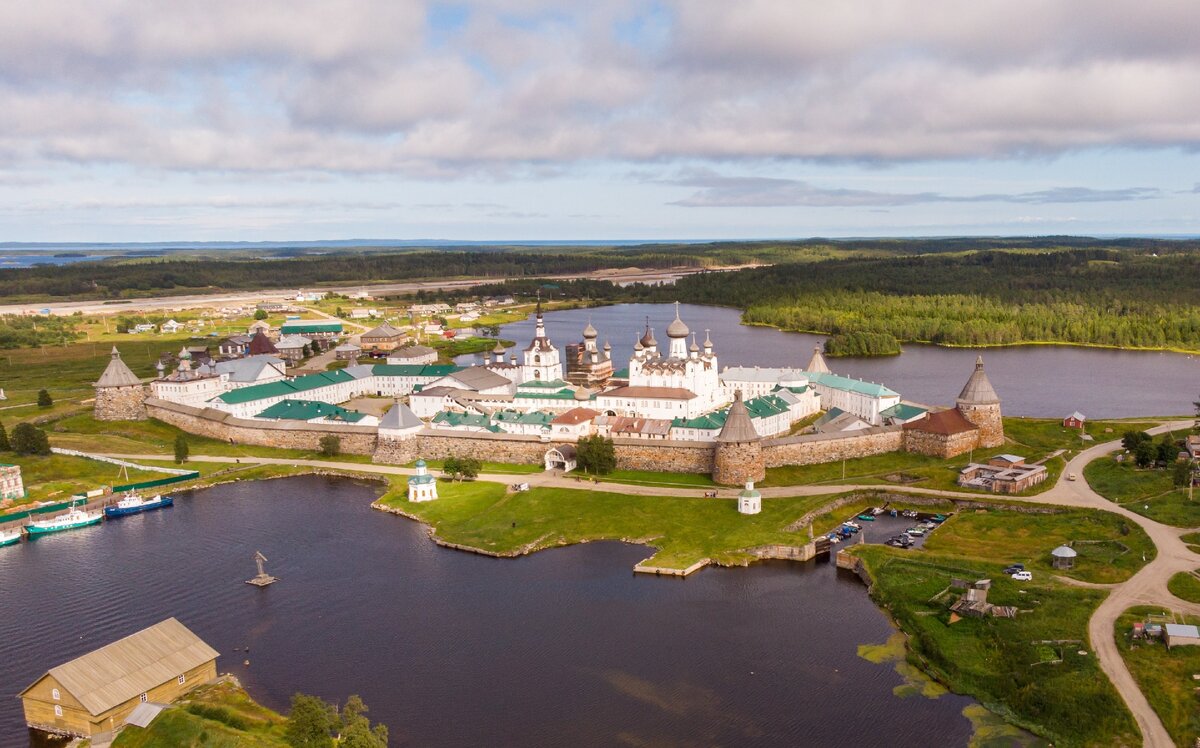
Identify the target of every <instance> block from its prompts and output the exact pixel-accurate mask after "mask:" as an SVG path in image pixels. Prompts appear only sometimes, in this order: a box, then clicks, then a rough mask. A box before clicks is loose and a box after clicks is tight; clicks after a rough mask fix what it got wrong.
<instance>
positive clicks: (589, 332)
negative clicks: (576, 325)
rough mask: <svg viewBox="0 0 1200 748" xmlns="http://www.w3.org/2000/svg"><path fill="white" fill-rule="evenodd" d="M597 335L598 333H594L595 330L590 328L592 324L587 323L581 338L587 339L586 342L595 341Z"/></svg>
mask: <svg viewBox="0 0 1200 748" xmlns="http://www.w3.org/2000/svg"><path fill="white" fill-rule="evenodd" d="M599 335H600V333H598V332H596V328H594V327H592V323H591V322H590V321H589V322H588V324H587V327H585V328H583V337H585V338H587V339H588V340H595V339H596V338H597V337H598V336H599Z"/></svg>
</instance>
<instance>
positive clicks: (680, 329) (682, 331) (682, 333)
mask: <svg viewBox="0 0 1200 748" xmlns="http://www.w3.org/2000/svg"><path fill="white" fill-rule="evenodd" d="M689 332H691V331H690V330H688V326H687V325H685V324H683V320H681V319H679V302H678V301H677V302H675V319H674V320H673V321H672V322H671V324H670V325H668V326H667V337H668V338H686V337H687V336H688V333H689Z"/></svg>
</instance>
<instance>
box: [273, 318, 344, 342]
mask: <svg viewBox="0 0 1200 748" xmlns="http://www.w3.org/2000/svg"><path fill="white" fill-rule="evenodd" d="M279 334H280V335H303V336H305V337H307V338H336V337H339V336H340V335H341V334H342V323H341V322H337V321H329V320H312V319H295V320H289V321H288V322H284V323H283V326H282V327H280V328H279Z"/></svg>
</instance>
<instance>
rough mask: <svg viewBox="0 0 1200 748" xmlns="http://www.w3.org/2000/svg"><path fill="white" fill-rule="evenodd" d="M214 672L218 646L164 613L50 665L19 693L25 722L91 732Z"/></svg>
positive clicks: (59, 731) (63, 731)
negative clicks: (126, 633) (131, 631)
mask: <svg viewBox="0 0 1200 748" xmlns="http://www.w3.org/2000/svg"><path fill="white" fill-rule="evenodd" d="M216 677H217V651H216V650H215V649H213V648H212V647H210V646H208V644H206V643H204V641H202V640H201V639H200V637H198V636H196V635H195V634H193V633H192V632H191V631H189V630H188V628H187V627H186V626H184V625H183V624H182V623H180V622H179V621H177V620H175V619H174V618H168V619H167V620H165V621H162V622H161V623H157V624H155V625H153V626H151V627H149V628H147V629H143V630H141V631H139V632H137V633H136V634H132V635H130V636H127V637H125V638H124V639H121V640H119V641H115V642H113V643H112V644H109V645H106V646H104V647H101V648H100V649H97V650H95V651H93V652H90V653H88V654H85V655H83V656H82V657H79V658H76V659H74V660H71V661H70V662H67V663H64V664H62V665H58V666H57V667H54V668H51V669H50V670H49V671H48V672H47V673H46V674H45V675H43V676H42V677H40V678H38V679H37V680H36V681H34V682H33V684H31V685H30V686H29V687H28V688H26V689H25V690H24V691H22V692H21V694H20V696H21V703H22V705H23V706H24V709H25V723H26V724H27V725H28V726H29V727H31V728H33V729H35V730H40V731H42V732H48V733H52V734H55V735H69V736H73V737H80V738H92V737H93V736H97V735H99V734H100V733H105V732H111V731H115V730H116V729H117V728H119V727H121V726H123V725H124V724H125V720H126V718H127V717H129V715H130V713H131V712H133V710H134V709H135V708H138V707H139V706H140V705H142V704H169V703H171V702H172V701H174V700H175V699H177V698H179V697H180V696H183V695H184V694H186V693H188V692H189V691H191V690H192V689H194V688H196V687H197V686H200V685H203V684H205V683H207V682H209V681H212V680H214V679H215V678H216Z"/></svg>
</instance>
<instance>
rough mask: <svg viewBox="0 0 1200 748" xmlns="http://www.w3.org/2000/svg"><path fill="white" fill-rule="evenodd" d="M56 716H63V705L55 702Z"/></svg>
mask: <svg viewBox="0 0 1200 748" xmlns="http://www.w3.org/2000/svg"><path fill="white" fill-rule="evenodd" d="M54 716H55V717H61V716H62V707H61V706H59V705H58V704H55V705H54Z"/></svg>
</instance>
